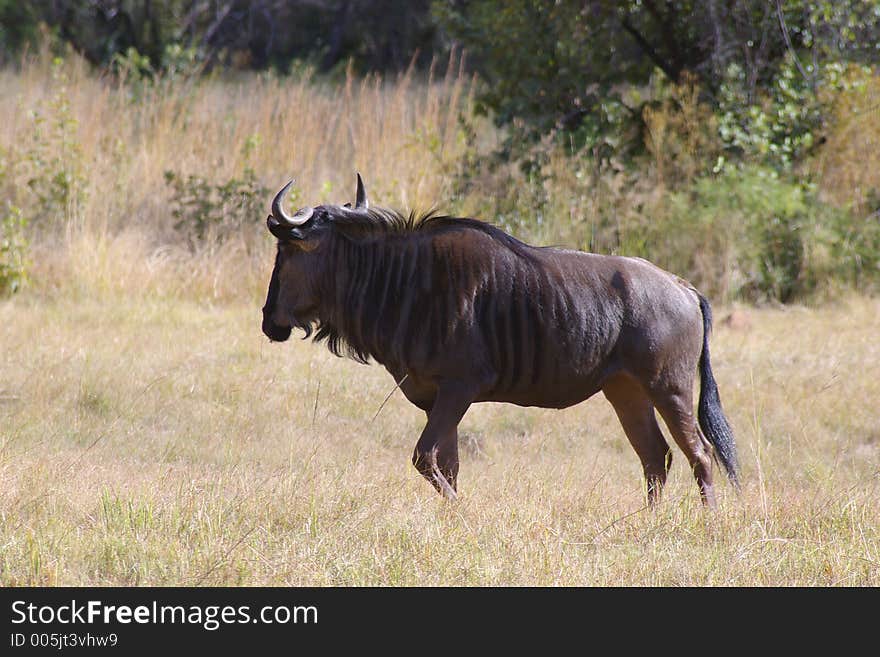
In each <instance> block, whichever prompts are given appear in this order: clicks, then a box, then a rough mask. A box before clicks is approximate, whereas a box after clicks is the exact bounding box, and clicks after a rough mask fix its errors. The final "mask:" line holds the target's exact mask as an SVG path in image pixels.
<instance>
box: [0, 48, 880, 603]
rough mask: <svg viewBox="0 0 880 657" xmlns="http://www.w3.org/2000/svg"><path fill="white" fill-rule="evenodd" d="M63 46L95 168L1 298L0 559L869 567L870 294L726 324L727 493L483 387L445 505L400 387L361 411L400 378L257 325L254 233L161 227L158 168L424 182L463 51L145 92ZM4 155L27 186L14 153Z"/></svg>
mask: <svg viewBox="0 0 880 657" xmlns="http://www.w3.org/2000/svg"><path fill="white" fill-rule="evenodd" d="M62 73H63V76H62V79H63V81H64V85H66V89H67V90H66V92H65V94H64V99H65V100H66V102H67V103H69V114H70V116H71V117H72V118H73V119H74V120H75V127H74V128H72V129H71V133H70V136H71V137H72V138H73V140H74V142H75V143H76V144H77V145H78V148H79V149H80V150H79V152H80V154H81V160H80V164H81V165H82V168H81V174H82V176H83V181H84V182H83V190H82V191H83V195H82V197H81V198H79V199H78V200H77V202H76V203H75V204H74V203H72V204H70V205H69V206H68V207H66V208H64V209H63V210H62V211H61V215H60V216H57V217H43V218H37V219H35V224H34V225H32V228H33V229H34V230H35V232H34V234H33V237H34V249H33V252H32V254H31V257H32V261H33V267H32V282H31V285H30V287H29V288H28V289H27V290H26V291H25V292H24V293H23V294H20V295H18V296H16V297H14V298H13V299H11V300H5V301H0V584H2V585H22V584H40V585H75V584H81V585H111V584H116V585H135V584H154V585H194V584H206V585H217V584H248V585H259V584H268V585H306V584H311V585H329V584H338V585H363V584H383V585H433V584H451V585H492V584H501V585H526V584H528V585H532V584H546V585H556V584H564V585H573V584H586V585H654V584H667V585H679V584H682V585H701V584H717V585H765V584H771V585H873V586H876V585H878V584H880V547H878V532H880V529H878V528H880V504H878V502H880V499H878V498H880V490H878V483H880V480H878V466H877V464H878V457H880V433H878V428H877V427H878V419H880V417H878V413H877V410H876V400H877V399H878V398H880V384H878V382H877V379H876V377H873V376H872V375H871V373H870V372H869V369H870V368H869V367H868V366H869V364H872V363H877V362H880V353H878V350H880V347H878V343H877V340H876V335H875V333H876V330H875V329H876V326H877V325H878V322H880V303H878V302H877V301H875V300H866V299H859V298H854V299H852V300H850V301H847V302H840V303H838V304H837V305H834V306H829V307H825V308H822V309H818V310H817V309H805V308H790V309H786V310H778V309H763V310H747V311H745V312H747V313H748V314H749V315H750V320H751V321H750V324H751V327H750V328H748V329H742V328H738V329H737V328H732V327H725V326H724V325H723V322H719V326H718V328H717V330H716V335H715V338H714V340H713V364H714V367H715V370H716V375H717V377H718V379H719V383H720V385H721V391H722V395H723V399H724V402H725V405H726V408H727V410H728V413H729V415H730V417H731V420H732V423H733V426H734V427H735V429H736V431H737V435H738V439H739V445H740V451H741V456H742V460H743V462H744V482H745V484H744V490H743V493H742V495H741V496H737V495H735V494H734V493H733V491H732V490H731V489H730V487H729V486H726V485H722V487H721V506H720V509H719V510H718V511H717V512H715V513H707V512H705V511H704V510H703V509H702V508H701V507H700V505H699V499H698V494H697V489H696V485H695V484H694V483H693V482H692V480H691V477H690V475H689V473H688V471H687V468H686V467H685V466H684V465H683V458H682V457H681V454H680V453H677V456H676V462H675V463H674V465H673V472H672V476H671V481H670V485H669V487H668V494H667V496H666V498H665V501H664V503H663V504H662V505H661V506H660V507H659V508H658V509H657V510H655V511H653V512H649V511H646V510H645V509H644V502H643V492H642V483H641V472H640V467H639V464H638V460H637V458H636V456H635V454H634V453H633V452H632V450H631V449H630V447H629V446H628V444H627V442H626V439H625V438H624V436H623V434H622V431H621V430H620V428H619V425H618V424H617V421H616V419H615V418H614V416H613V413H612V412H611V409H610V407H609V406H608V405H607V404H606V403H605V402H604V400H602V399H595V400H591V401H589V402H587V403H585V404H582V405H580V406H578V407H575V408H573V409H568V410H566V411H548V410H538V409H520V408H518V407H513V406H501V405H482V406H476V407H474V408H473V409H472V410H471V411H470V412H469V414H468V415H467V416H466V418H465V420H464V422H463V424H462V434H463V436H462V442H463V450H464V455H463V466H462V476H461V487H462V495H461V499H460V500H459V502H457V503H454V504H448V503H444V502H443V501H442V500H440V499H439V498H438V496H437V495H436V494H435V493H434V492H433V490H432V489H431V488H430V487H429V486H428V484H427V483H425V482H424V481H423V480H422V479H421V478H420V477H419V475H418V474H417V473H416V472H415V470H414V469H413V468H412V467H411V465H410V463H409V456H410V454H411V450H412V447H413V445H414V443H415V441H416V439H417V436H418V433H419V431H420V430H421V427H422V424H423V414H422V413H420V412H418V411H417V410H416V409H414V408H413V407H411V406H410V405H409V404H408V403H407V402H406V401H405V400H403V398H402V397H401V395H400V393H399V392H398V393H395V394H394V395H393V396H392V398H391V400H390V401H389V402H388V404H387V405H386V406H385V408H384V409H383V410H382V412H381V413H380V414H379V416H378V417H377V418H376V420H375V421H371V418H372V417H373V416H374V414H375V413H376V411H377V409H378V408H379V405H380V403H381V401H382V399H383V398H384V397H385V395H386V394H387V393H388V392H389V391H390V390H391V388H392V386H393V382H392V380H391V377H390V376H388V375H387V374H385V373H384V372H383V371H382V370H380V369H379V368H378V367H375V366H374V367H364V366H360V365H356V364H354V363H351V362H348V361H342V360H338V359H334V358H333V357H332V356H330V355H329V354H328V353H327V352H326V350H325V349H324V348H323V347H316V346H313V345H311V344H306V343H302V342H299V341H296V340H294V341H292V342H291V343H289V344H285V345H270V344H268V343H267V341H266V340H265V338H264V337H263V336H262V335H261V333H260V329H259V321H260V315H259V307H260V305H261V302H260V297H261V295H262V294H264V292H265V285H266V281H267V279H268V274H269V267H270V266H271V249H272V242H271V240H270V239H269V238H268V237H267V236H265V235H263V234H262V232H260V233H259V236H260V237H259V239H257V240H256V241H254V239H253V237H252V236H251V237H248V238H247V239H245V238H242V240H240V241H233V242H230V243H228V244H226V245H225V246H224V247H223V248H222V249H219V250H211V251H207V252H205V253H202V254H200V255H199V256H198V257H193V256H191V255H190V254H188V253H187V252H186V251H185V249H183V248H182V247H180V246H176V245H175V244H174V243H173V242H171V241H170V240H168V239H167V238H168V230H169V226H170V223H171V221H170V218H169V216H168V207H167V201H168V195H169V192H168V189H167V187H166V186H165V184H164V182H163V178H162V175H163V172H164V171H165V170H166V169H173V170H175V171H177V172H178V173H181V174H187V173H196V174H201V175H213V176H215V177H216V178H218V179H228V178H229V177H231V176H234V175H237V174H238V173H240V172H241V170H242V169H243V168H244V167H246V166H252V167H253V168H254V169H255V171H256V172H257V174H258V176H259V177H260V179H261V180H263V181H264V182H265V184H267V185H269V186H272V187H274V186H275V184H277V183H281V182H283V181H284V180H285V179H286V178H287V176H289V175H296V176H297V178H298V182H299V185H300V189H301V190H302V194H303V197H304V198H307V199H309V202H317V201H318V200H322V199H325V198H329V199H332V200H336V201H338V200H344V199H348V197H349V196H351V189H350V188H351V185H352V178H353V172H354V170H355V169H360V170H361V171H362V172H364V173H365V175H366V177H367V181H368V184H370V185H371V190H372V195H373V197H374V198H375V199H378V200H380V201H381V202H382V203H383V204H388V205H397V206H402V207H406V206H410V205H413V206H427V205H431V204H432V203H434V202H436V201H437V200H438V199H442V198H444V197H445V194H446V192H447V191H448V186H449V185H450V182H451V181H450V178H449V176H448V175H446V173H447V168H448V166H449V163H450V162H452V161H454V159H455V158H456V157H457V156H458V154H459V153H460V149H462V148H465V145H464V144H463V143H462V135H461V134H460V133H459V130H458V128H457V125H456V119H457V115H458V112H459V111H465V112H468V113H469V112H470V101H469V98H468V95H469V89H470V86H469V85H470V81H469V80H468V79H466V78H464V77H463V76H462V75H461V74H460V73H459V72H458V69H457V68H456V67H455V66H453V67H452V68H451V69H450V71H449V73H448V74H447V75H445V76H438V78H439V79H438V80H437V81H436V82H432V83H431V84H427V83H425V82H424V81H422V82H416V81H414V80H411V79H409V78H404V79H401V80H398V81H395V82H394V83H393V84H392V83H388V82H385V81H381V80H377V79H371V80H367V81H365V82H359V81H356V80H354V79H353V78H349V80H348V83H347V85H346V86H345V87H344V88H343V89H342V91H339V90H334V89H331V88H329V87H322V86H321V85H318V84H316V83H314V82H311V81H309V80H307V79H303V80H300V81H296V80H284V81H279V80H273V79H256V78H249V79H245V80H242V81H241V82H238V83H233V82H221V81H215V82H212V83H210V84H200V85H194V86H187V85H182V86H180V87H178V88H176V89H175V90H174V93H165V92H163V91H162V89H161V88H160V89H146V90H143V91H142V92H141V93H142V96H141V97H140V98H139V99H136V100H133V99H132V98H131V97H129V96H128V90H127V89H126V88H125V87H123V88H119V87H116V86H114V85H113V84H111V83H109V82H107V81H100V80H97V79H95V78H94V77H91V76H89V75H87V74H86V72H85V70H84V68H83V67H82V65H81V64H80V63H78V62H77V61H76V60H75V59H73V60H70V61H68V62H67V63H66V64H65V65H64V67H63V70H62ZM57 75H58V74H57V71H56V74H55V75H54V76H53V73H52V70H51V65H50V64H49V63H48V61H47V59H46V58H44V59H42V60H37V61H36V62H34V63H31V64H29V65H27V66H26V67H24V68H23V69H22V70H21V71H19V72H16V73H13V72H8V71H7V72H0V91H2V94H3V97H4V99H7V98H8V99H15V100H14V101H13V102H4V103H3V104H2V105H0V148H2V150H3V151H5V157H6V158H7V162H12V163H15V162H17V161H19V160H17V159H16V158H17V157H19V156H20V155H21V153H22V152H23V150H24V149H26V146H27V144H28V141H27V140H28V139H29V136H30V135H31V134H32V130H33V126H34V116H33V114H32V112H33V111H37V112H38V113H39V112H43V113H44V114H46V113H47V112H48V111H49V110H48V109H47V108H49V107H50V106H51V105H52V102H53V98H55V99H57V97H58V94H57V91H58V90H57V84H58V82H57V81H58V79H59V78H58V77H57ZM50 118H51V117H50ZM479 125H480V126H481V130H483V131H484V133H483V134H481V135H480V138H481V139H483V140H491V139H492V138H493V134H492V132H491V130H490V129H489V127H488V125H487V124H479ZM72 152H73V151H72ZM74 164H75V163H74ZM6 171H7V178H6V180H5V183H4V184H5V185H6V187H5V189H4V191H5V192H6V193H9V194H12V195H14V196H15V197H16V198H15V200H16V202H18V203H20V204H25V203H26V202H27V198H26V197H27V189H28V188H27V186H26V180H25V177H26V175H27V174H28V171H27V170H26V167H21V166H18V165H15V166H12V168H7V169H6ZM0 182H2V181H0ZM267 202H268V199H267ZM262 218H263V217H258V218H257V219H258V220H262ZM248 240H250V241H248ZM716 314H717V316H718V317H719V319H720V318H723V317H724V314H725V313H724V312H723V311H721V310H718V311H716Z"/></svg>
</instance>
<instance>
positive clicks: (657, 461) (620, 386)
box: [602, 374, 672, 506]
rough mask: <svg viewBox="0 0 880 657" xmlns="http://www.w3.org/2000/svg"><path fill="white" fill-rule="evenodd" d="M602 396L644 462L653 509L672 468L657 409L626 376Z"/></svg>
mask: <svg viewBox="0 0 880 657" xmlns="http://www.w3.org/2000/svg"><path fill="white" fill-rule="evenodd" d="M602 392H604V393H605V397H606V398H607V399H608V401H610V402H611V405H612V406H614V411H615V412H616V413H617V418H618V419H619V420H620V424H621V425H622V426H623V430H624V432H625V433H626V437H627V438H628V439H629V442H630V444H631V445H632V446H633V449H634V450H635V452H636V454H638V456H639V459H640V460H641V462H642V469H643V471H644V473H645V482H646V484H647V492H648V504H650V505H651V506H653V505H654V504H656V503H657V502H658V501H659V500H660V493H661V492H662V490H663V484H665V483H666V474H667V473H668V472H669V466H670V465H671V464H672V451H671V450H670V449H669V444H668V443H667V442H666V439H665V438H664V437H663V432H662V431H660V426H659V425H658V424H657V417H656V416H655V415H654V405H653V404H652V403H651V400H650V399H649V398H648V396H647V395H646V394H645V392H644V391H643V390H642V387H641V386H640V385H639V384H638V383H637V382H636V381H635V380H634V379H633V378H631V377H630V376H628V375H626V374H618V375H617V376H615V377H613V378H611V379H609V380H608V381H606V382H605V384H604V385H603V386H602Z"/></svg>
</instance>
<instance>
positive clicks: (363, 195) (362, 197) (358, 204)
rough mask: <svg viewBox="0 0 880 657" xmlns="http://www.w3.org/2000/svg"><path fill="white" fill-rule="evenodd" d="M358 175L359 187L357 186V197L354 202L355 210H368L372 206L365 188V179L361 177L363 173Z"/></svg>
mask: <svg viewBox="0 0 880 657" xmlns="http://www.w3.org/2000/svg"><path fill="white" fill-rule="evenodd" d="M357 177H358V187H357V198H356V199H355V202H354V209H355V210H361V209H363V210H366V209H367V208H369V207H370V202H369V201H368V200H367V190H365V189H364V181H363V179H362V178H361V174H358V175H357Z"/></svg>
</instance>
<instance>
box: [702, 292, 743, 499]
mask: <svg viewBox="0 0 880 657" xmlns="http://www.w3.org/2000/svg"><path fill="white" fill-rule="evenodd" d="M698 296H699V297H700V310H701V311H702V313H703V351H702V352H701V353H700V401H699V404H698V405H697V418H698V419H699V422H700V428H701V429H702V430H703V434H704V435H705V436H706V439H707V440H708V441H709V442H710V443H711V444H712V447H714V448H715V455H716V457H717V458H718V461H719V462H720V463H721V465H722V466H723V467H724V469H725V470H726V471H727V476H728V477H729V478H730V481H731V482H732V483H733V484H734V486H736V487H737V488H738V487H739V462H738V459H737V455H736V442H735V441H734V439H733V430H732V429H731V428H730V424H729V423H728V422H727V418H726V417H725V416H724V409H722V408H721V398H720V397H719V396H718V385H717V384H716V383H715V377H714V376H713V375H712V365H711V363H710V362H709V333H711V332H712V309H711V308H710V307H709V302H708V301H707V300H706V298H705V297H704V296H703V295H702V294H699V293H698Z"/></svg>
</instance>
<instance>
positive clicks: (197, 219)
mask: <svg viewBox="0 0 880 657" xmlns="http://www.w3.org/2000/svg"><path fill="white" fill-rule="evenodd" d="M165 181H166V182H167V183H168V185H169V186H170V187H171V189H172V200H171V202H172V205H173V209H172V215H173V216H174V218H175V219H177V222H176V223H175V224H174V229H175V230H176V231H178V232H179V233H180V234H181V235H182V236H183V237H184V238H185V239H186V241H187V243H188V244H189V246H190V248H191V249H192V250H193V251H196V250H199V249H200V248H203V247H206V246H207V247H210V246H213V245H217V244H221V243H223V242H224V241H226V240H227V239H229V238H230V237H231V236H232V235H234V234H236V233H239V232H240V231H241V230H242V228H243V227H244V226H246V225H249V224H251V225H252V224H254V223H256V222H259V221H262V220H263V219H265V213H264V212H263V211H264V209H265V204H266V197H267V195H268V193H269V189H268V188H267V187H264V186H263V185H262V183H260V182H259V181H258V180H257V177H256V175H255V174H254V171H253V169H250V168H247V169H245V170H244V173H243V174H242V176H241V177H240V178H231V179H229V180H227V181H226V182H223V183H219V184H215V183H212V182H209V181H208V180H206V179H205V178H202V177H201V176H196V175H188V176H186V177H184V176H181V175H180V174H177V173H175V172H174V171H166V172H165Z"/></svg>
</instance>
